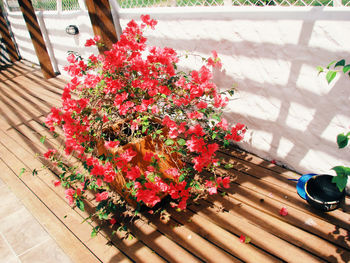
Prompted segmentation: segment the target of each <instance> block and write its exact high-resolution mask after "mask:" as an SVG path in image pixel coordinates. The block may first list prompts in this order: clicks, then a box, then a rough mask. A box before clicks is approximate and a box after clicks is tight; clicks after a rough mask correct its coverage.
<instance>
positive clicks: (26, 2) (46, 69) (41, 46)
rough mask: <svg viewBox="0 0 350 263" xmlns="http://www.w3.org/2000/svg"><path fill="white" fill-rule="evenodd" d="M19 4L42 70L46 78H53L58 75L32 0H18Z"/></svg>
mask: <svg viewBox="0 0 350 263" xmlns="http://www.w3.org/2000/svg"><path fill="white" fill-rule="evenodd" d="M18 4H19V6H20V7H21V10H22V14H23V17H24V20H25V22H26V25H27V29H28V31H29V35H30V38H31V39H32V42H33V46H34V49H35V53H36V55H37V57H38V59H39V63H40V67H41V71H42V73H43V75H44V77H45V78H47V79H49V78H53V77H55V76H56V74H55V71H54V69H53V67H52V64H51V60H50V56H49V54H48V52H47V48H46V45H45V41H44V38H43V35H42V33H41V30H40V27H39V23H38V20H37V18H36V15H35V11H34V8H33V5H32V1H31V0H18Z"/></svg>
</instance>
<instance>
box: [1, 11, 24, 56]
mask: <svg viewBox="0 0 350 263" xmlns="http://www.w3.org/2000/svg"><path fill="white" fill-rule="evenodd" d="M0 33H1V36H2V38H3V39H4V42H5V46H6V50H7V53H8V54H9V57H10V59H11V61H12V62H15V61H18V60H20V57H19V55H18V52H17V49H16V46H15V43H14V42H13V40H12V38H11V34H10V30H9V28H8V26H7V23H6V19H5V16H4V13H3V11H2V8H1V7H0Z"/></svg>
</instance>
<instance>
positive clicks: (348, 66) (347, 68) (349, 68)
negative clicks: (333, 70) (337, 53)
mask: <svg viewBox="0 0 350 263" xmlns="http://www.w3.org/2000/svg"><path fill="white" fill-rule="evenodd" d="M349 70H350V64H348V65H346V66H344V67H343V72H344V74H346V72H348V71H349Z"/></svg>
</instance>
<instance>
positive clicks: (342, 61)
mask: <svg viewBox="0 0 350 263" xmlns="http://www.w3.org/2000/svg"><path fill="white" fill-rule="evenodd" d="M339 66H345V60H344V59H342V60H339V61H338V62H337V63H336V64H335V66H334V68H336V67H339Z"/></svg>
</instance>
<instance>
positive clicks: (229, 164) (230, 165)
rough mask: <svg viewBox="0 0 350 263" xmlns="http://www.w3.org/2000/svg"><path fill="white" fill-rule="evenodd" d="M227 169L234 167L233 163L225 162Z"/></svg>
mask: <svg viewBox="0 0 350 263" xmlns="http://www.w3.org/2000/svg"><path fill="white" fill-rule="evenodd" d="M224 167H225V169H231V168H233V165H232V164H231V163H228V164H225V166H224Z"/></svg>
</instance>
